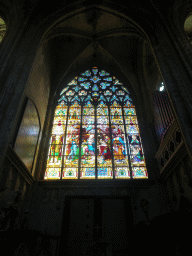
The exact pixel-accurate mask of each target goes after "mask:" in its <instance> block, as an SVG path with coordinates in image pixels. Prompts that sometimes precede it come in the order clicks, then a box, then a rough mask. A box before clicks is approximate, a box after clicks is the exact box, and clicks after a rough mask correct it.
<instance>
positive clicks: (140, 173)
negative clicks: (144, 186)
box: [132, 167, 148, 179]
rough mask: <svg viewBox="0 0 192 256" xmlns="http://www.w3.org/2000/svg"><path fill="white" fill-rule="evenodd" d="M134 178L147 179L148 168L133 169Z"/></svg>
mask: <svg viewBox="0 0 192 256" xmlns="http://www.w3.org/2000/svg"><path fill="white" fill-rule="evenodd" d="M132 169H133V171H132V176H133V179H142V178H143V179H147V178H148V174H147V169H146V167H133V168H132Z"/></svg>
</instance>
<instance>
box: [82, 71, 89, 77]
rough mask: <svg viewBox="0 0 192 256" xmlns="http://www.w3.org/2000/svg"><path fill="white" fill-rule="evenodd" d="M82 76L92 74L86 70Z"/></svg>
mask: <svg viewBox="0 0 192 256" xmlns="http://www.w3.org/2000/svg"><path fill="white" fill-rule="evenodd" d="M81 75H82V76H91V72H90V71H89V70H86V71H85V72H84V73H81Z"/></svg>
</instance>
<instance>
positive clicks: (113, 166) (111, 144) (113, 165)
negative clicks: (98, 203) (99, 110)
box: [108, 106, 115, 179]
mask: <svg viewBox="0 0 192 256" xmlns="http://www.w3.org/2000/svg"><path fill="white" fill-rule="evenodd" d="M108 113H109V131H110V141H111V142H110V146H111V156H112V170H113V179H115V164H114V155H113V143H112V129H111V112H110V106H108Z"/></svg>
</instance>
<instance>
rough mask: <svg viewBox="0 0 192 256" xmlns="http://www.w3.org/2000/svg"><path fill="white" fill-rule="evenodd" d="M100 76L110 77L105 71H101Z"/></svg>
mask: <svg viewBox="0 0 192 256" xmlns="http://www.w3.org/2000/svg"><path fill="white" fill-rule="evenodd" d="M99 74H100V76H109V75H110V74H109V73H108V72H106V71H105V70H101V72H99Z"/></svg>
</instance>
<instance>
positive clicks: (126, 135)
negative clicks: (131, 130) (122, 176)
mask: <svg viewBox="0 0 192 256" xmlns="http://www.w3.org/2000/svg"><path fill="white" fill-rule="evenodd" d="M121 111H122V114H123V124H124V130H125V140H126V146H127V155H128V161H129V170H130V178H131V179H132V178H133V175H132V166H131V158H130V153H129V149H130V148H129V143H128V134H127V130H126V124H125V116H124V109H123V106H121Z"/></svg>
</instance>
